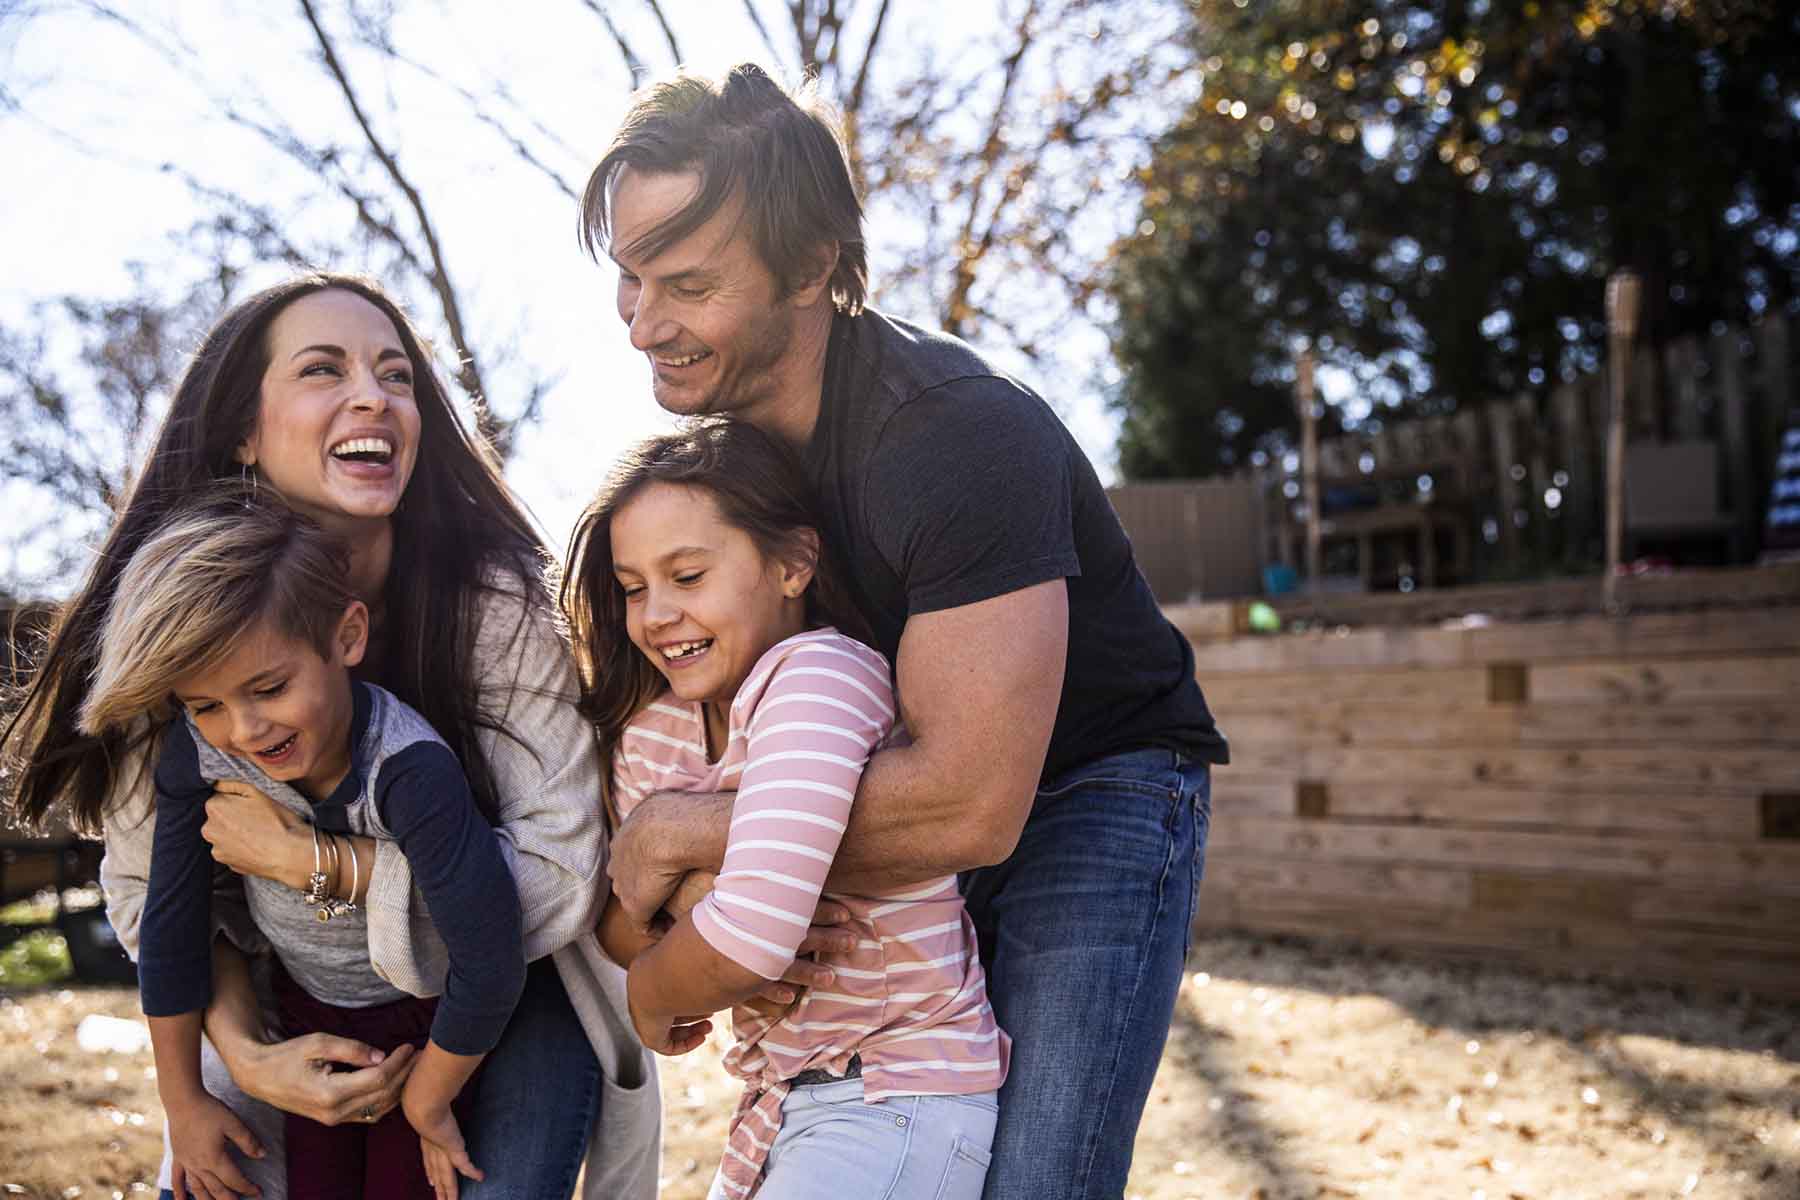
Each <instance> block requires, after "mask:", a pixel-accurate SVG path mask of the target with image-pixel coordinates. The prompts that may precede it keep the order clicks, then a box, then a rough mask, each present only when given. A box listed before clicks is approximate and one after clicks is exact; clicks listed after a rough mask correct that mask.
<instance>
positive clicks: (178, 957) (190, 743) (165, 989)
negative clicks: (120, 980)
mask: <svg viewBox="0 0 1800 1200" xmlns="http://www.w3.org/2000/svg"><path fill="white" fill-rule="evenodd" d="M155 787H156V826H155V832H154V833H153V834H152V838H151V847H150V880H149V885H148V887H147V889H146V896H145V899H144V917H143V926H142V930H143V932H142V935H141V940H140V942H139V947H138V994H139V997H140V999H141V1000H142V1002H143V1006H144V1015H145V1016H150V1017H173V1016H179V1015H180V1014H182V1013H189V1012H197V1011H199V1010H200V1009H203V1008H205V1007H206V1005H207V1003H208V1002H209V1001H210V1000H211V999H212V878H213V856H212V847H211V846H209V845H207V843H206V839H205V838H203V837H201V836H200V829H201V826H203V825H205V824H206V800H207V797H208V796H210V795H212V784H211V783H209V782H207V780H206V778H205V777H204V776H203V775H202V774H201V772H200V755H199V751H198V750H197V749H196V747H195V745H194V738H193V735H192V734H191V733H190V732H189V731H188V727H187V723H186V722H185V721H182V720H180V719H177V720H174V721H171V722H170V723H169V725H168V728H167V729H166V730H165V731H164V732H163V735H162V746H161V748H160V750H159V752H158V754H157V759H156V771H155Z"/></svg>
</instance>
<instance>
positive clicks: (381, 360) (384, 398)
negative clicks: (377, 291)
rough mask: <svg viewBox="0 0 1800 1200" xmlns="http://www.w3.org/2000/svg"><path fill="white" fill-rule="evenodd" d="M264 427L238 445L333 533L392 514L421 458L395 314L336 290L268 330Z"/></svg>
mask: <svg viewBox="0 0 1800 1200" xmlns="http://www.w3.org/2000/svg"><path fill="white" fill-rule="evenodd" d="M268 339H269V366H268V369H267V370H265V371H264V372H263V378H262V404H261V407H260V408H259V409H258V410H257V417H256V428H255V429H254V430H253V431H252V432H251V434H250V437H249V439H248V440H246V441H245V442H244V444H243V445H242V446H240V447H239V448H238V458H239V460H240V461H242V462H245V463H248V464H250V465H252V466H254V467H255V468H256V469H257V470H258V471H259V472H261V474H262V475H263V477H264V478H265V479H267V480H268V482H269V483H270V484H271V485H272V486H273V487H274V488H275V490H276V491H278V492H280V493H281V495H282V497H283V498H284V499H285V500H287V502H288V503H289V504H291V505H293V506H294V507H295V508H297V509H299V510H300V511H302V512H305V513H306V514H308V515H309V516H311V517H313V518H314V519H315V520H317V521H319V522H320V523H321V524H324V525H325V526H326V527H327V528H341V527H342V525H343V522H344V521H345V519H346V518H348V519H351V520H366V519H370V518H387V517H390V516H392V515H393V512H394V509H395V507H396V506H398V505H399V503H400V497H401V495H402V494H403V493H404V492H405V491H406V484H407V482H408V481H409V480H410V479H411V478H412V471H413V463H414V462H415V460H416V459H417V457H418V453H419V406H418V404H417V402H416V401H415V400H414V399H413V367H412V362H411V360H410V359H408V358H407V355H406V350H405V349H404V348H403V347H402V346H401V344H400V335H399V334H398V333H397V332H396V331H395V329H394V323H393V322H392V321H390V320H388V318H387V314H386V313H384V312H382V311H381V310H380V309H379V308H377V307H375V306H374V305H373V304H371V303H369V302H368V301H367V300H365V299H363V298H362V297H361V296H359V295H357V294H356V293H355V292H348V291H343V290H341V289H337V288H328V289H326V290H325V291H321V292H313V293H312V294H311V295H307V296H302V297H301V298H300V299H298V300H296V301H294V302H293V303H292V304H290V305H288V306H287V307H286V308H284V309H282V310H281V313H280V314H279V315H278V316H276V318H275V320H274V321H273V322H271V323H270V325H269V332H268Z"/></svg>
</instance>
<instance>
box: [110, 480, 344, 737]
mask: <svg viewBox="0 0 1800 1200" xmlns="http://www.w3.org/2000/svg"><path fill="white" fill-rule="evenodd" d="M348 567H349V558H348V553H347V551H346V548H345V546H344V544H343V543H342V542H341V541H339V540H338V539H337V538H336V537H334V536H332V535H331V534H329V533H327V532H325V530H323V529H321V528H320V527H319V526H318V525H316V524H314V523H313V522H312V521H310V520H308V519H307V518H306V517H303V516H301V515H300V514H299V513H296V512H294V511H293V510H292V509H290V508H288V507H287V506H286V505H285V504H283V503H282V502H281V501H280V500H279V499H278V498H277V497H275V496H274V495H272V494H270V492H269V490H268V489H267V488H257V487H255V486H254V485H252V486H245V485H244V484H243V483H240V482H239V481H237V480H232V481H229V482H221V483H219V484H217V485H215V486H214V487H213V488H211V489H208V490H206V491H203V492H201V493H200V494H199V495H198V496H196V497H195V498H194V499H193V500H192V501H190V502H188V503H186V504H184V505H182V506H181V507H180V508H178V509H176V510H175V512H173V513H172V514H170V516H169V518H168V520H166V521H165V522H164V523H163V524H162V525H161V527H159V528H158V529H157V531H156V532H155V533H153V534H152V535H151V536H150V537H149V538H148V539H147V540H146V541H145V542H144V544H143V545H142V546H140V547H139V548H138V551H137V553H135V554H133V555H132V556H131V561H130V562H129V563H128V564H127V565H126V567H125V569H124V571H123V572H122V573H121V574H120V576H119V586H118V590H117V592H116V593H115V594H114V596H113V601H112V604H111V606H110V607H109V609H108V611H107V614H106V620H105V622H104V623H103V624H102V625H101V627H100V630H99V638H98V641H99V645H98V646H97V647H96V654H95V663H94V671H93V675H92V682H91V685H90V687H89V689H88V695H87V699H86V701H85V702H84V703H83V704H82V706H81V712H80V719H79V723H80V727H81V730H82V732H83V733H86V734H89V735H99V734H102V733H105V732H107V731H108V730H111V729H118V728H123V727H124V726H126V725H128V724H130V723H131V722H132V721H134V720H136V719H137V718H138V717H140V716H142V715H144V714H146V713H149V714H161V713H162V712H163V711H165V705H166V704H167V702H168V699H169V695H170V693H171V692H172V691H173V690H174V688H175V685H176V683H177V682H178V681H180V680H181V679H182V678H184V677H186V676H189V675H192V674H194V673H196V672H200V671H207V670H210V669H211V668H212V667H214V666H216V665H217V664H218V663H221V662H223V661H224V660H225V659H226V658H227V657H228V656H229V655H230V654H231V652H232V650H233V649H234V648H235V647H236V645H237V643H238V640H239V639H240V638H241V637H242V636H243V635H244V634H245V633H247V632H249V631H250V630H252V629H253V628H255V627H256V625H257V624H258V623H259V622H261V621H268V622H269V623H270V624H271V626H272V627H273V629H274V630H275V632H277V633H279V634H281V635H283V636H285V637H291V638H295V639H298V640H301V641H305V642H306V643H307V644H309V645H310V646H311V647H312V648H313V649H314V650H316V651H317V652H318V653H319V655H320V656H321V657H326V658H328V657H330V646H331V638H332V636H333V634H334V633H335V632H336V630H337V628H338V625H339V623H340V622H341V621H342V619H343V616H344V612H345V610H346V609H347V608H349V606H350V604H351V602H352V601H353V600H354V599H355V597H354V596H352V595H351V593H350V587H349V582H348Z"/></svg>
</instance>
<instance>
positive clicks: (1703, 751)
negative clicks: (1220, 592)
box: [1175, 579, 1800, 997]
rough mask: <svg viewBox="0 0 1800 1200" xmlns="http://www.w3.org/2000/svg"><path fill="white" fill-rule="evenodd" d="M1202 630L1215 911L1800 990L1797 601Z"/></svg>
mask: <svg viewBox="0 0 1800 1200" xmlns="http://www.w3.org/2000/svg"><path fill="white" fill-rule="evenodd" d="M1788 582H1789V583H1791V582H1792V580H1791V579H1790V580H1789V581H1788ZM1175 615H1176V618H1177V620H1178V621H1180V620H1181V618H1182V613H1181V611H1180V610H1177V611H1176V613H1175ZM1192 632H1194V633H1202V632H1204V631H1203V630H1193V631H1192ZM1196 652H1197V655H1198V660H1199V667H1198V670H1199V676H1200V680H1201V683H1202V685H1203V687H1204V688H1205V690H1206V693H1207V697H1208V699H1209V700H1210V702H1211V703H1212V705H1213V707H1214V710H1215V712H1216V713H1217V714H1218V717H1219V720H1220V724H1221V726H1222V727H1223V729H1224V730H1225V732H1226V734H1227V735H1228V736H1229V738H1230V740H1231V746H1232V762H1231V765H1229V766H1227V767H1222V768H1220V769H1219V770H1218V771H1217V772H1216V773H1215V776H1214V792H1213V796H1214V799H1213V824H1212V833H1211V841H1210V848H1209V851H1208V856H1207V868H1206V878H1205V884H1204V887H1203V891H1202V902H1201V914H1202V915H1201V920H1202V922H1203V923H1205V924H1209V925H1216V926H1231V927H1238V928H1246V929H1250V930H1257V931H1267V932H1292V933H1301V934H1331V935H1347V936H1351V937H1355V938H1359V939H1364V940H1367V941H1371V942H1377V943H1386V944H1390V945H1396V946H1402V947H1414V948H1423V949H1428V950H1431V951H1435V952H1442V953H1450V954H1459V955H1467V956H1472V957H1476V958H1482V959H1508V960H1513V961H1518V962H1523V963H1528V964H1532V965H1535V966H1539V967H1548V968H1553V969H1572V970H1576V971H1593V972H1600V973H1604V974H1611V975H1619V976H1631V977H1635V978H1652V979H1666V980H1675V981H1685V982H1691V983H1697V984H1704V985H1710V986H1726V987H1745V988H1752V989H1756V990H1759V991H1763V992H1767V993H1770V994H1774V995H1782V996H1793V997H1800V704H1796V703H1795V702H1794V701H1795V697H1797V696H1800V601H1797V600H1795V599H1793V598H1790V599H1789V601H1788V602H1787V603H1784V604H1774V605H1772V606H1769V607H1764V608H1759V609H1719V610H1703V611H1688V612H1653V613H1642V614H1636V615H1632V616H1629V617H1625V618H1609V617H1604V616H1584V617H1574V618H1569V619H1563V620H1553V621H1540V622H1518V623H1507V624H1498V625H1493V626H1489V627H1485V628H1454V629H1446V628H1412V629H1370V630H1361V631H1349V632H1335V633H1328V632H1320V633H1314V634H1299V635H1294V634H1290V635H1285V636H1281V637H1275V638H1264V639H1256V638H1247V637H1239V638H1230V639H1220V640H1214V641H1210V642H1207V641H1198V642H1197V645H1196Z"/></svg>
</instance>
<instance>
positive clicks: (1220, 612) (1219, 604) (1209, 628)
mask: <svg viewBox="0 0 1800 1200" xmlns="http://www.w3.org/2000/svg"><path fill="white" fill-rule="evenodd" d="M1249 610H1250V601H1248V600H1215V601H1210V602H1208V603H1204V604H1165V605H1163V614H1164V615H1165V616H1167V617H1168V618H1169V620H1170V621H1172V622H1173V623H1174V625H1175V627H1176V628H1177V629H1179V630H1181V632H1182V633H1184V634H1186V635H1187V638H1188V640H1189V641H1193V642H1210V641H1214V640H1215V639H1218V638H1230V637H1237V636H1239V635H1240V634H1244V633H1248V632H1249V629H1250V622H1249Z"/></svg>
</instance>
